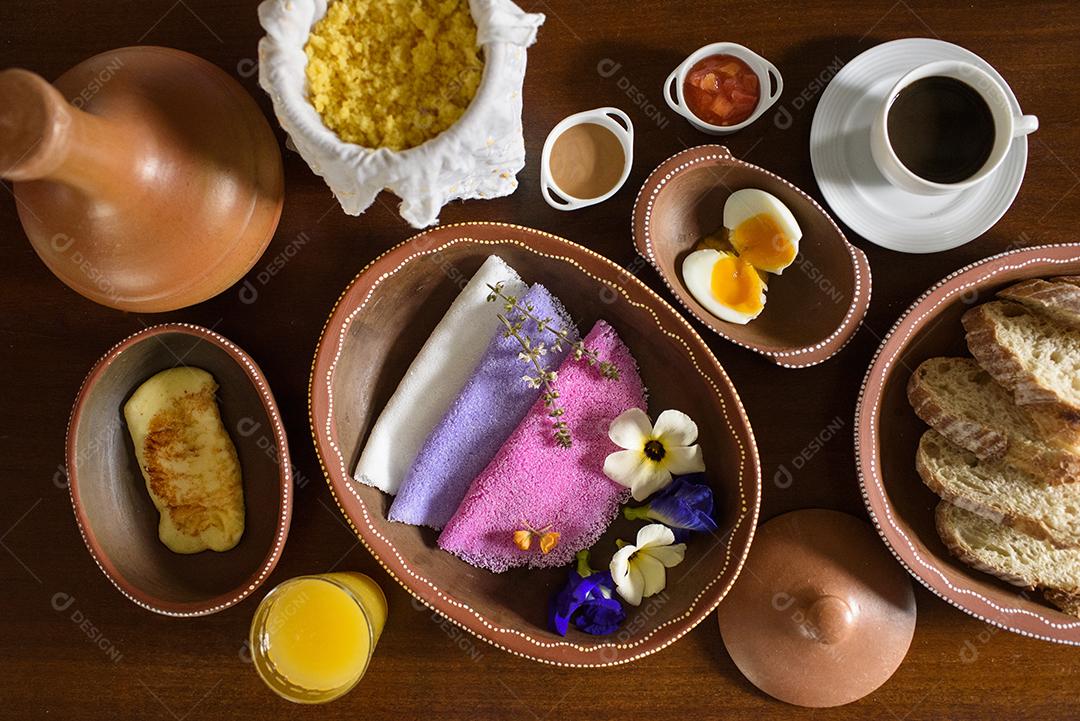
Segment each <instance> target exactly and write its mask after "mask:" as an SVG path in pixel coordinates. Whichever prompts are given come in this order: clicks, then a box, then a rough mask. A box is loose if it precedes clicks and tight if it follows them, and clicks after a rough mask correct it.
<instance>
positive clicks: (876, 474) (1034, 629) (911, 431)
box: [855, 243, 1080, 645]
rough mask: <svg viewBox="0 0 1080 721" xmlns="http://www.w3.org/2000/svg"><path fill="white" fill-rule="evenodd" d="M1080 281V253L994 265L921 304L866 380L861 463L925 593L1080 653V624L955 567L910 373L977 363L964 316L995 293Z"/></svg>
mask: <svg viewBox="0 0 1080 721" xmlns="http://www.w3.org/2000/svg"><path fill="white" fill-rule="evenodd" d="M1076 273H1080V244H1077V243H1070V244H1065V245H1055V246H1040V247H1035V248H1027V249H1024V250H1015V251H1011V252H1008V253H1002V254H1000V255H995V256H992V257H990V258H987V259H985V260H982V261H979V262H978V263H974V264H972V265H969V266H967V267H965V268H961V269H960V270H958V271H956V272H955V273H953V274H952V275H950V276H948V277H946V278H945V279H944V280H942V281H941V282H939V283H938V284H937V285H935V286H933V287H932V288H930V290H928V291H927V292H926V293H924V294H923V296H922V297H921V298H919V299H918V300H917V301H916V302H915V303H914V304H913V305H912V306H911V307H910V308H909V309H908V310H907V312H906V313H904V315H902V316H901V317H900V319H899V320H898V321H897V322H896V324H895V325H894V326H893V328H892V330H891V331H889V334H888V335H887V336H886V337H885V340H884V341H883V342H882V344H881V347H880V348H879V349H878V352H877V355H876V356H874V360H873V362H872V363H871V364H870V369H869V370H868V371H867V373H866V378H865V379H864V380H863V388H862V392H861V394H860V396H859V404H858V408H857V410H856V417H855V425H856V434H855V454H856V457H857V465H858V470H859V478H860V481H861V483H862V490H863V497H864V499H865V500H866V506H867V508H868V509H869V511H870V516H871V518H872V519H873V521H874V524H875V525H876V526H877V529H878V531H879V532H880V534H881V536H882V538H884V539H885V542H886V543H887V544H888V545H889V547H890V548H891V549H892V551H893V555H895V556H896V557H897V559H898V560H899V561H900V562H901V563H902V564H903V565H904V567H905V568H907V570H908V571H909V572H910V573H911V575H913V576H914V577H915V578H916V579H918V580H919V581H921V582H922V584H923V585H924V586H926V587H927V588H929V589H930V590H931V591H933V592H934V593H936V594H937V595H938V596H940V597H941V598H943V599H945V600H946V601H948V602H949V603H951V604H952V605H954V606H956V607H957V608H959V609H961V610H963V611H965V612H967V613H969V614H971V615H972V616H975V617H976V618H979V619H982V620H983V621H986V622H988V623H991V624H993V625H995V626H1000V627H1001V628H1005V629H1008V630H1010V631H1015V632H1016V633H1019V634H1023V635H1025V636H1032V637H1034V638H1040V639H1044V640H1047V641H1056V642H1059V643H1068V644H1078V645H1080V619H1076V618H1073V617H1071V616H1068V615H1066V614H1063V613H1061V612H1060V611H1058V610H1057V609H1055V608H1053V607H1052V606H1050V605H1049V604H1047V603H1045V602H1044V601H1043V600H1042V598H1041V596H1040V594H1039V593H1037V592H1034V591H1024V590H1023V589H1020V588H1017V587H1016V586H1011V585H1009V584H1007V583H1004V582H1002V581H999V580H997V579H996V578H994V577H992V576H989V575H987V574H985V573H981V572H979V571H976V570H974V569H972V568H970V567H969V566H966V565H965V564H963V563H961V562H960V561H958V560H956V559H955V558H953V557H952V556H951V555H950V554H949V552H948V550H947V549H946V548H945V545H944V544H943V543H942V542H941V540H940V539H939V538H938V535H937V531H936V530H935V529H934V507H935V506H936V505H937V500H938V499H937V496H935V495H934V494H933V493H932V492H931V491H930V490H929V489H928V488H926V486H924V485H923V483H922V480H921V479H920V478H919V474H918V473H917V472H916V471H915V450H916V448H917V447H918V443H919V438H920V437H921V436H922V434H923V432H924V431H925V430H926V425H925V424H924V423H923V422H922V421H921V420H919V418H918V417H916V415H915V412H914V411H913V410H912V409H911V406H910V405H909V404H908V401H907V393H906V387H907V383H908V379H909V378H910V377H911V374H912V371H913V370H914V369H915V368H916V367H917V366H918V365H919V364H920V363H921V362H923V361H924V360H926V359H927V358H931V357H934V356H943V355H970V354H969V353H968V352H967V347H966V345H965V343H964V331H963V328H962V327H961V325H960V316H962V315H963V314H964V311H966V310H968V309H969V308H971V307H972V306H973V305H976V304H978V303H983V302H985V301H987V300H991V299H992V298H993V296H994V293H996V292H997V291H998V290H1000V289H1002V288H1003V287H1005V286H1007V285H1010V284H1012V283H1015V282H1017V281H1020V280H1024V279H1027V278H1041V277H1047V276H1052V275H1063V274H1076Z"/></svg>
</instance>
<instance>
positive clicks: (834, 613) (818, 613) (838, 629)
mask: <svg viewBox="0 0 1080 721" xmlns="http://www.w3.org/2000/svg"><path fill="white" fill-rule="evenodd" d="M806 620H807V629H808V631H809V633H810V636H811V637H812V638H814V639H815V640H816V641H818V642H819V643H823V644H825V645H827V646H831V645H833V644H836V643H840V642H841V641H843V640H844V639H845V638H847V637H848V635H850V634H851V631H852V629H853V628H855V612H854V610H853V609H852V608H851V606H850V605H849V604H848V602H847V601H845V600H844V599H842V598H840V597H838V596H830V595H828V594H826V595H823V596H820V597H818V598H817V599H816V600H815V601H814V602H813V603H812V604H811V605H810V608H808V609H807V611H806Z"/></svg>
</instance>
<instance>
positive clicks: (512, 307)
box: [487, 283, 619, 381]
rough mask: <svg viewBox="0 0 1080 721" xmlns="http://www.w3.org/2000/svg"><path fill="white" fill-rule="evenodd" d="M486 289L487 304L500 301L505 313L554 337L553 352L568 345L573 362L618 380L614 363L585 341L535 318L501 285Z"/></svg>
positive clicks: (549, 321)
mask: <svg viewBox="0 0 1080 721" xmlns="http://www.w3.org/2000/svg"><path fill="white" fill-rule="evenodd" d="M488 288H490V289H491V293H490V294H489V295H488V298H487V299H488V302H489V303H494V302H495V301H497V300H501V301H502V302H503V307H504V308H505V309H506V312H507V313H516V314H517V315H519V316H521V317H522V319H523V320H531V321H532V322H533V323H535V324H536V329H537V331H539V332H540V333H549V334H551V335H552V336H554V338H555V340H554V342H553V343H552V344H551V349H552V350H553V351H555V352H559V351H561V350H562V349H563V348H564V347H565V346H567V345H569V346H570V349H571V354H572V355H573V356H574V360H577V361H585V362H586V363H588V364H589V365H590V366H592V367H594V368H596V369H597V371H598V372H599V373H600V375H601V376H602V377H604V378H606V379H607V380H609V381H615V380H618V379H619V369H618V368H617V367H616V365H615V364H614V363H612V362H611V361H608V360H603V359H602V358H600V354H599V353H597V352H596V350H595V349H592V348H589V347H588V346H586V345H585V341H582V340H577V341H572V340H570V331H568V330H567V329H566V328H563V327H562V326H559V325H556V324H555V320H554V319H553V318H539V317H537V315H536V309H535V308H534V307H533V306H532V304H531V303H522V302H521V301H520V300H519V299H518V298H517V296H513V295H507V294H506V293H504V292H503V284H502V283H496V284H495V285H490V284H489V285H488Z"/></svg>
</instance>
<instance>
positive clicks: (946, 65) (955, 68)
mask: <svg viewBox="0 0 1080 721" xmlns="http://www.w3.org/2000/svg"><path fill="white" fill-rule="evenodd" d="M929 77H946V78H954V79H956V80H960V81H961V82H963V83H965V84H967V85H969V86H970V87H971V88H973V89H974V90H975V91H976V92H977V93H979V95H981V96H982V98H983V99H984V100H985V101H986V104H987V106H989V108H990V112H991V114H992V117H993V120H994V144H993V146H992V147H991V149H990V155H989V157H987V159H986V162H984V163H983V165H982V167H981V168H979V169H978V170H977V171H976V172H975V173H974V174H972V175H971V176H970V177H968V178H965V179H964V180H961V181H958V182H956V183H937V182H934V181H932V180H927V179H926V178H923V177H921V176H919V175H916V174H915V173H913V172H912V171H911V170H909V169H908V168H907V166H905V165H904V164H903V163H902V162H900V159H899V158H898V157H897V155H896V152H895V151H894V150H893V147H892V143H891V142H890V140H889V125H888V117H889V110H890V109H892V105H893V102H894V101H895V100H896V96H897V95H898V94H899V93H900V91H901V90H903V89H904V88H906V87H907V86H909V85H911V84H912V83H914V82H915V81H916V80H922V79H923V78H929ZM1011 96H1012V92H1011V90H1010V89H1009V86H1008V85H1006V84H1005V82H1004V81H1003V80H1001V79H999V78H995V77H994V76H992V75H990V74H989V73H987V72H986V71H985V70H982V69H981V68H978V67H976V66H974V65H972V64H971V63H965V62H962V61H959V60H940V61H937V62H933V63H927V64H925V65H920V66H919V67H917V68H915V69H914V70H912V71H910V72H908V73H907V74H905V75H904V76H903V77H901V78H900V79H899V80H897V81H896V84H895V85H893V87H892V89H891V90H889V93H888V95H887V96H886V99H885V102H884V103H882V105H881V108H880V109H879V110H878V111H877V113H876V115H875V116H874V120H873V124H872V125H871V127H870V151H871V153H872V154H873V156H874V164H875V165H877V167H878V170H880V171H881V174H882V175H884V176H885V179H886V180H888V181H889V182H890V183H892V184H893V185H895V186H896V187H898V188H902V189H903V190H907V191H909V192H912V193H918V194H920V195H944V194H946V193H955V192H957V191H959V190H964V189H965V188H970V187H972V186H974V185H976V184H978V183H980V182H982V181H983V180H985V179H986V178H987V177H989V176H990V174H991V173H993V172H994V171H995V170H997V168H998V166H999V165H1001V162H1002V161H1003V160H1005V156H1006V155H1008V153H1009V149H1010V148H1011V147H1012V142H1013V138H1016V137H1019V136H1022V135H1027V134H1028V133H1031V132H1034V131H1035V130H1037V129H1038V127H1039V119H1038V118H1036V117H1035V116H1034V115H1020V114H1018V113H1016V111H1015V110H1014V109H1013V106H1012V103H1011V101H1010V98H1011Z"/></svg>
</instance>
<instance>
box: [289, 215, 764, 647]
mask: <svg viewBox="0 0 1080 721" xmlns="http://www.w3.org/2000/svg"><path fill="white" fill-rule="evenodd" d="M492 254H497V255H498V256H499V257H501V258H502V259H503V260H505V261H506V262H507V263H509V264H510V265H511V266H513V267H514V268H515V269H516V270H517V271H518V272H519V273H521V276H522V279H523V280H525V281H526V282H528V283H542V284H544V285H545V286H546V287H547V288H548V289H549V290H550V291H551V292H552V293H553V294H554V295H555V296H557V297H559V298H560V299H561V300H562V301H563V303H564V304H565V306H566V308H567V309H568V310H569V312H570V315H571V316H572V317H573V318H574V320H575V322H576V323H577V324H578V326H579V327H581V328H588V327H590V326H591V325H592V324H593V322H595V321H596V320H598V319H600V318H602V319H604V320H606V321H607V322H608V323H610V324H611V325H612V326H613V327H614V328H615V330H616V331H617V332H618V334H619V335H620V337H621V338H622V339H623V340H624V341H625V343H626V345H627V346H628V347H629V348H630V350H631V352H632V353H633V354H634V356H635V357H636V359H637V361H638V364H639V368H640V371H641V376H642V379H643V380H644V381H645V383H646V385H647V386H648V388H649V397H650V400H651V405H653V406H656V407H657V408H659V407H662V408H678V409H680V410H683V411H685V412H686V413H688V414H689V415H690V416H691V417H692V418H694V420H695V421H697V424H698V427H699V429H700V431H701V438H700V441H699V442H700V445H701V447H702V449H703V450H704V452H705V464H706V467H707V468H709V469H711V471H712V469H715V471H713V472H710V473H709V474H708V475H709V477H710V481H711V482H712V483H713V492H714V496H715V498H716V505H717V512H716V519H717V522H718V525H719V531H718V532H717V534H716V539H715V540H713V539H711V538H704V540H702V541H701V542H699V543H691V544H689V546H688V548H687V556H686V560H685V561H684V562H683V564H682V565H681V566H680V567H679V569H684V570H676V571H673V572H672V573H671V574H670V578H671V581H670V582H669V583H668V587H667V589H666V590H665V591H664V592H663V594H662V595H661V596H658V597H657V598H662V601H659V602H652V601H651V600H650V599H646V601H645V602H643V603H642V605H641V606H640V607H638V608H637V609H632V608H629V607H628V610H629V611H630V613H629V616H628V618H627V620H626V622H625V623H624V624H623V627H622V630H621V631H619V632H616V633H615V634H613V635H611V636H606V637H603V636H589V635H586V634H584V633H582V632H580V631H578V630H577V629H576V628H571V629H570V632H569V635H568V636H567V637H566V638H563V637H560V636H558V635H556V634H554V633H552V632H550V631H548V630H547V605H548V602H549V599H550V598H551V595H552V594H553V593H554V592H555V591H556V590H558V589H559V588H561V587H562V585H563V584H564V583H565V580H566V569H565V568H553V569H544V570H536V569H515V570H511V571H507V572H505V573H501V574H495V573H491V572H489V571H486V570H481V569H478V568H474V567H472V566H470V565H467V564H466V563H465V562H463V561H461V560H460V559H458V558H457V557H456V556H454V555H451V554H449V553H447V552H445V551H442V550H440V549H439V548H437V546H436V537H437V535H436V532H435V531H432V530H431V529H427V528H418V527H415V526H409V525H406V524H402V523H391V522H390V521H389V520H387V510H388V508H389V505H390V500H391V497H390V496H387V495H385V494H383V493H382V492H380V491H378V490H377V489H375V488H372V487H370V486H367V485H363V484H360V483H357V482H354V481H353V479H352V477H351V471H352V469H353V466H354V465H355V463H356V461H357V458H358V457H359V454H360V451H361V448H362V446H363V443H364V440H365V439H366V437H367V434H368V432H369V431H370V427H371V424H372V423H373V422H374V420H375V418H376V417H377V416H378V413H379V411H380V410H381V408H382V406H383V405H384V404H385V403H386V401H387V399H388V398H389V397H390V395H391V393H392V392H393V391H394V388H395V387H396V386H397V384H398V382H399V381H400V380H401V375H402V374H403V373H404V371H405V369H406V368H407V367H408V365H409V363H410V362H411V361H412V359H413V357H414V356H415V355H416V353H417V352H418V351H419V350H420V347H421V346H422V345H423V343H424V341H425V339H426V338H427V337H428V335H429V334H430V332H431V330H432V329H433V327H434V326H435V324H436V323H437V322H438V320H439V318H440V316H441V315H442V311H443V310H444V309H445V308H447V307H448V306H449V305H450V302H451V301H452V300H453V298H454V295H455V293H456V292H457V291H458V290H459V289H460V288H461V286H462V285H463V284H464V283H465V282H466V281H467V280H468V278H470V277H471V276H472V274H473V273H475V272H476V270H477V269H478V268H479V267H480V265H481V263H482V262H483V261H484V260H485V259H486V258H487V257H488V256H490V255H492ZM310 392H311V397H310V404H311V424H312V433H313V435H314V438H315V446H316V449H317V450H318V453H319V459H320V461H321V463H322V464H323V470H324V472H325V473H326V476H327V480H328V482H329V484H330V489H331V491H332V492H333V494H334V497H335V499H336V501H337V503H338V505H339V506H340V507H341V510H342V512H343V513H344V514H345V516H346V517H347V518H348V520H349V523H350V524H351V525H352V527H353V529H354V530H355V531H356V533H357V534H358V535H359V537H360V540H361V541H363V542H364V545H365V546H366V547H367V548H368V550H369V551H371V553H372V554H374V556H375V557H376V558H377V559H378V560H379V562H380V563H381V564H382V565H383V567H384V568H386V570H387V571H388V572H389V573H390V574H391V575H392V576H394V578H396V579H397V580H398V582H400V583H401V584H402V585H403V586H404V587H405V588H406V589H407V590H408V591H409V592H410V593H411V594H413V595H414V596H415V597H416V598H418V599H420V600H421V601H422V602H423V603H425V604H427V605H428V606H430V607H431V608H433V609H435V610H436V611H438V612H439V613H441V614H443V615H444V616H446V617H447V618H449V619H450V620H451V621H453V622H454V623H455V624H457V625H459V626H461V627H462V628H464V629H466V630H468V631H470V632H471V633H473V634H475V635H477V636H479V637H480V638H483V639H484V640H486V641H488V642H490V643H492V644H494V645H495V646H497V647H499V648H501V649H504V650H506V651H509V652H510V653H513V654H516V655H519V656H524V657H527V658H531V659H534V660H537V661H543V662H547V663H552V664H558V665H564V666H611V665H616V664H621V663H626V662H629V661H633V660H634V659H637V658H640V657H642V656H645V655H648V654H650V653H653V652H654V651H657V650H659V649H661V648H664V647H665V646H667V645H669V644H671V643H673V642H674V641H676V640H677V639H679V638H680V637H681V636H683V635H684V634H685V633H687V632H688V631H690V629H692V628H693V627H694V626H696V625H697V624H698V623H700V622H701V621H702V620H703V619H704V618H705V617H706V616H708V615H709V613H710V612H712V611H713V610H714V609H715V608H716V606H717V604H719V603H720V600H721V599H722V598H723V597H724V595H725V594H726V593H727V592H728V590H729V589H730V588H731V585H732V583H733V582H734V581H735V578H736V576H738V574H739V570H740V569H741V568H742V564H743V561H744V559H745V558H746V553H747V551H748V550H749V548H750V541H751V539H752V538H753V535H754V528H755V526H756V525H757V516H758V509H759V505H760V499H761V468H760V464H759V461H758V454H757V447H756V445H755V443H754V436H753V432H752V431H751V429H750V422H749V420H748V419H747V417H746V413H745V411H744V410H743V407H742V403H741V402H740V400H739V396H738V394H737V393H736V392H735V388H734V387H733V386H732V384H731V381H730V380H729V379H728V376H727V374H726V373H725V372H724V369H723V368H722V367H721V366H720V364H719V363H718V362H717V360H716V358H715V357H714V356H713V355H712V353H711V352H710V351H709V348H708V346H706V345H705V343H704V341H703V340H702V339H701V337H700V336H698V335H697V333H695V332H694V330H693V328H691V326H690V325H689V323H687V321H686V320H685V319H684V318H683V317H682V316H681V315H679V313H678V312H677V311H675V309H674V308H672V307H671V306H670V305H668V304H667V303H665V302H664V301H663V300H662V299H661V298H660V297H659V296H657V295H656V294H655V293H654V292H652V291H651V290H649V288H648V287H646V286H645V285H644V284H643V283H642V282H640V281H639V280H637V279H636V278H635V277H633V276H632V275H630V274H628V273H627V272H626V271H625V270H624V269H623V268H621V267H619V266H617V265H616V264H614V263H612V262H611V261H609V260H607V259H606V258H604V257H603V256H600V255H598V254H596V253H594V252H592V251H591V250H588V249H586V248H583V247H582V246H580V245H576V244H574V243H571V242H570V241H567V240H563V239H562V238H558V237H555V236H553V235H549V234H547V233H543V232H540V231H536V230H531V229H529V228H523V227H520V226H513V225H504V224H498V223H466V224H460V225H450V226H443V227H440V228H436V229H434V230H431V231H428V232H426V233H422V234H420V235H417V236H415V237H414V238H412V239H410V240H408V241H405V242H404V243H402V244H401V245H398V246H396V247H395V248H393V249H391V250H390V251H388V252H387V253H385V254H384V255H382V256H380V257H379V258H377V259H376V260H375V261H374V262H373V263H371V265H369V266H368V267H367V268H365V269H364V270H363V271H362V272H361V273H360V274H359V275H358V276H357V277H356V278H355V279H354V280H353V281H352V283H351V284H350V285H349V287H348V288H346V289H345V292H344V293H343V294H342V296H341V298H340V299H339V300H338V303H337V305H336V306H335V307H334V309H333V311H332V313H331V315H330V318H329V320H328V321H327V324H326V327H325V328H324V329H323V335H322V339H321V340H320V341H319V347H318V351H317V352H316V355H315V361H314V364H313V368H312V377H311V391H310ZM657 404H659V405H657ZM651 410H653V411H654V412H655V411H656V409H655V408H651ZM635 528H636V525H633V524H632V522H630V521H625V520H621V519H620V520H617V521H616V522H615V523H614V524H613V525H612V527H611V528H610V529H608V531H607V534H605V536H604V537H603V538H602V539H601V541H600V544H601V545H602V544H605V543H606V544H608V545H610V544H611V543H612V542H613V540H614V538H615V537H623V538H628V537H632V533H633V531H632V529H635Z"/></svg>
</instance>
